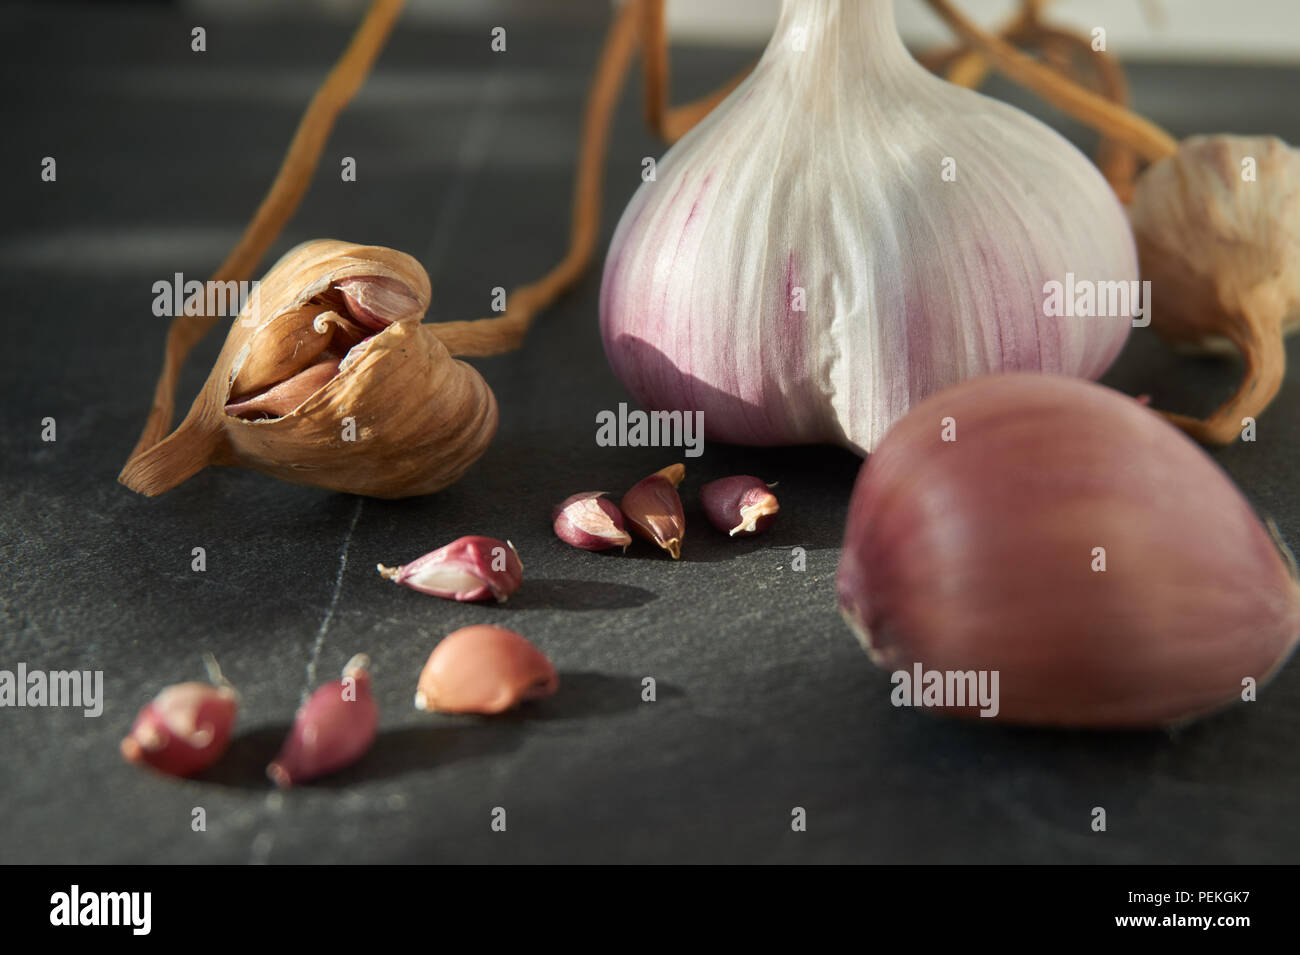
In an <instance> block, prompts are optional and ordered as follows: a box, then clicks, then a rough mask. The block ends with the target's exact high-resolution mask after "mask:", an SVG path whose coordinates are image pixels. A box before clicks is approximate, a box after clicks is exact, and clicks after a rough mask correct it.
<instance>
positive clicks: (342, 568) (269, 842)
mask: <svg viewBox="0 0 1300 955" xmlns="http://www.w3.org/2000/svg"><path fill="white" fill-rule="evenodd" d="M365 503H366V499H365V498H364V497H358V498H357V506H356V508H354V509H353V511H352V521H351V522H350V523H349V524H348V531H347V533H346V534H344V535H343V546H342V547H341V548H340V549H339V570H338V573H337V574H336V575H335V576H334V591H333V593H331V594H330V602H329V606H327V607H326V608H325V616H324V617H323V618H322V619H321V622H320V627H319V628H318V629H317V630H316V640H315V642H314V643H313V644H312V648H311V658H310V659H309V660H308V661H307V682H306V684H305V685H304V686H303V690H302V699H301V703H306V702H307V697H309V696H310V695H311V690H312V687H313V686H315V684H316V667H317V664H318V663H319V662H320V652H321V649H322V648H323V647H324V646H325V635H326V634H327V633H329V628H330V623H331V621H333V619H334V611H335V608H337V607H338V603H339V594H340V593H341V592H342V591H343V575H344V574H345V573H347V569H348V548H350V547H351V546H352V535H353V533H354V532H355V531H356V529H357V521H358V520H359V519H360V517H361V509H362V508H363V507H364V506H365ZM301 703H300V704H299V705H301ZM283 806H284V798H283V796H282V795H281V794H280V793H279V792H278V791H276V792H271V793H268V794H267V797H266V802H265V804H264V808H265V809H266V815H267V824H266V825H265V826H263V827H262V828H261V829H259V830H258V832H257V834H256V835H255V836H253V844H252V845H251V846H250V847H249V861H250V862H251V863H253V864H254V865H264V864H265V863H266V861H267V859H268V858H269V857H270V855H271V848H272V847H273V846H274V845H275V830H274V828H273V827H272V823H274V821H275V818H276V817H277V816H278V815H279V813H280V809H281V808H283Z"/></svg>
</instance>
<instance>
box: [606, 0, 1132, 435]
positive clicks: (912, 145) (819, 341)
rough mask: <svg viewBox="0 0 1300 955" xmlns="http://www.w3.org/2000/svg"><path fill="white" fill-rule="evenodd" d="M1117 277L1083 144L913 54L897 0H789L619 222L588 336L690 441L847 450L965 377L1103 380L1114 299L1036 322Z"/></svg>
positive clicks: (1113, 334)
mask: <svg viewBox="0 0 1300 955" xmlns="http://www.w3.org/2000/svg"><path fill="white" fill-rule="evenodd" d="M994 130H995V131H996V132H995V133H992V132H991V131H994ZM1137 279H1138V267H1137V255H1136V252H1135V248H1134V241H1133V235H1132V232H1131V230H1130V228H1129V224H1128V220H1127V218H1126V216H1125V213H1124V209H1123V207H1122V206H1121V205H1120V203H1119V201H1118V200H1117V199H1116V197H1115V195H1114V194H1113V192H1112V191H1111V189H1110V187H1109V185H1108V184H1107V183H1106V180H1105V179H1104V178H1103V177H1102V176H1101V174H1100V173H1099V172H1098V170H1097V169H1096V167H1095V166H1094V165H1093V163H1092V162H1091V161H1090V160H1089V159H1088V157H1086V156H1085V155H1083V154H1082V153H1081V152H1079V150H1077V149H1076V148H1075V147H1074V146H1073V145H1071V144H1070V143H1069V142H1068V141H1066V139H1065V138H1064V137H1062V136H1061V135H1060V134H1058V133H1057V132H1055V131H1054V130H1052V129H1050V128H1049V127H1047V126H1046V125H1044V124H1043V123H1041V122H1039V121H1038V120H1036V119H1034V118H1032V117H1030V116H1029V115H1027V114H1025V113H1023V112H1021V111H1020V110H1018V109H1015V108H1013V107H1011V106H1009V105H1007V104H1005V103H1001V102H998V101H996V100H994V99H991V98H989V97H986V96H982V95H980V94H978V93H975V92H973V91H971V90H967V89H962V88H959V87H957V86H954V85H951V84H949V83H946V82H944V81H943V80H941V79H939V78H937V77H935V76H933V75H931V74H930V73H929V72H928V71H927V70H925V69H924V68H923V67H921V66H920V65H919V64H918V63H917V62H916V61H915V60H913V58H912V57H911V55H910V54H909V53H908V52H907V50H906V49H905V48H904V46H903V43H902V41H901V40H900V39H899V36H898V32H897V30H896V28H895V24H894V14H893V0H856V2H832V0H785V2H784V3H783V5H782V10H781V16H780V20H779V23H778V25H777V28H776V31H775V35H774V36H773V38H772V41H771V43H770V44H769V45H768V47H767V49H766V51H765V52H764V54H763V57H762V59H761V60H760V62H759V63H758V64H757V66H756V68H755V69H754V70H753V72H752V73H751V75H750V76H749V77H748V78H747V79H745V80H744V81H743V82H742V83H740V85H739V86H738V87H737V88H736V89H735V90H734V91H733V92H732V93H731V94H730V95H729V96H728V97H727V98H726V99H725V100H724V101H723V102H722V103H721V104H719V105H718V106H717V108H715V109H714V110H713V111H712V112H711V113H710V114H709V115H708V116H707V117H706V118H705V119H704V120H702V121H701V122H700V123H699V125H698V126H696V127H695V128H694V129H693V130H691V131H690V132H689V133H688V134H687V135H686V136H684V137H683V138H682V139H681V140H680V141H679V142H678V143H677V144H676V145H674V146H673V147H672V148H671V149H670V150H669V151H668V153H667V154H666V155H665V156H663V157H662V158H661V159H660V160H659V161H658V163H657V164H656V168H655V176H654V178H653V179H652V180H649V181H646V182H644V183H642V184H641V186H640V188H639V189H638V191H637V193H636V194H635V196H634V197H633V198H632V200H631V202H630V203H629V205H628V206H627V209H626V211H625V212H624V213H623V217H622V219H621V221H620V222H619V224H618V228H617V230H616V232H615V234H614V237H613V240H612V242H611V243H610V247H609V252H608V255H607V258H606V262H605V271H604V279H603V284H602V287H601V296H600V322H601V334H602V337H603V340H604V346H605V353H606V356H607V357H608V359H609V362H610V365H611V366H612V368H613V370H614V372H615V373H616V374H617V375H618V377H619V378H620V379H621V380H622V382H623V384H624V385H625V386H626V387H627V389H628V391H629V392H631V394H632V395H633V396H634V397H635V398H636V399H637V401H639V402H640V403H641V404H642V405H643V406H645V407H646V408H649V409H654V410H661V411H678V410H681V411H687V412H689V411H702V412H703V419H704V429H705V434H706V436H707V438H708V440H710V441H726V442H734V443H739V444H752V445H792V444H813V443H834V444H842V445H846V446H848V447H850V448H852V449H855V450H856V451H858V452H859V453H865V452H868V451H871V450H872V449H874V448H875V447H876V446H877V445H878V444H879V442H880V440H881V439H882V438H883V437H884V434H885V432H886V431H887V429H888V428H889V426H890V425H891V424H892V423H893V422H895V421H897V420H898V419H899V418H901V417H902V416H903V415H904V414H905V413H906V412H907V410H908V409H909V408H910V407H911V406H913V405H914V404H916V403H917V402H918V401H920V400H921V399H923V398H924V397H925V396H926V395H929V394H931V393H933V392H936V391H939V390H941V389H943V388H944V387H946V386H948V385H951V384H954V383H956V382H958V381H961V380H963V379H966V378H971V377H974V376H977V375H982V374H987V373H990V372H998V371H1014V370H1034V371H1044V372H1053V373H1059V374H1065V375H1072V376H1078V377H1082V378H1095V377H1097V376H1099V375H1100V374H1101V373H1102V372H1103V371H1105V369H1106V368H1107V367H1108V366H1109V365H1110V363H1111V362H1112V361H1113V360H1114V358H1115V356H1116V355H1117V354H1118V353H1119V351H1120V348H1121V347H1122V346H1123V344H1124V341H1125V339H1126V338H1127V336H1128V334H1129V329H1130V327H1131V324H1132V312H1133V308H1132V307H1130V309H1129V311H1128V312H1126V313H1125V314H1116V312H1118V311H1122V310H1123V308H1124V306H1123V303H1121V302H1120V301H1119V299H1118V298H1117V299H1116V306H1115V308H1114V309H1112V306H1111V305H1110V302H1109V300H1107V303H1106V304H1105V306H1104V307H1101V306H1098V305H1097V302H1094V304H1093V308H1094V310H1095V311H1096V312H1097V314H1079V313H1077V312H1076V310H1074V309H1073V305H1074V304H1075V300H1074V299H1075V297H1074V296H1071V302H1070V304H1071V306H1072V307H1071V309H1070V310H1069V311H1067V312H1066V313H1065V314H1064V315H1055V314H1051V315H1049V314H1048V312H1049V311H1054V307H1053V308H1049V305H1048V299H1049V297H1050V296H1049V294H1048V283H1053V282H1054V283H1058V284H1059V286H1060V287H1061V288H1062V289H1065V288H1070V289H1077V290H1082V289H1085V288H1088V289H1093V290H1096V289H1103V288H1111V286H1110V285H1107V286H1100V285H1098V284H1097V283H1101V282H1106V283H1116V284H1115V285H1114V288H1115V290H1116V291H1117V292H1118V291H1120V290H1122V291H1123V292H1124V293H1125V299H1126V300H1127V301H1129V304H1130V306H1131V305H1132V301H1131V294H1130V293H1131V292H1132V290H1133V286H1132V284H1131V283H1133V282H1135V281H1136V280H1137ZM1052 288H1053V289H1055V286H1053V287H1052ZM1082 294H1083V293H1082V291H1080V295H1082ZM1101 298H1106V296H1105V295H1099V298H1098V301H1099V300H1100V299H1101ZM1103 312H1104V314H1103Z"/></svg>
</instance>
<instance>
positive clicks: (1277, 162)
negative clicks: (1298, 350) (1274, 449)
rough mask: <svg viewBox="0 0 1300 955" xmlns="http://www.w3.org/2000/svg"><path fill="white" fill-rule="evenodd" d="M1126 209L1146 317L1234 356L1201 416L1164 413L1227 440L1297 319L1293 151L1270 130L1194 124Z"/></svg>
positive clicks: (1266, 381) (1278, 368)
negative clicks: (1148, 300)
mask: <svg viewBox="0 0 1300 955" xmlns="http://www.w3.org/2000/svg"><path fill="white" fill-rule="evenodd" d="M1129 215H1130V218H1131V219H1132V222H1133V232H1134V235H1135V236H1136V238H1137V247H1138V259H1139V262H1140V264H1141V269H1142V277H1143V278H1145V279H1150V280H1151V289H1152V300H1153V303H1154V306H1153V309H1152V316H1151V326H1152V327H1153V328H1154V329H1155V330H1156V331H1158V332H1159V333H1160V334H1161V335H1162V336H1163V337H1164V338H1166V339H1168V340H1170V341H1173V342H1181V343H1189V344H1193V345H1199V346H1204V347H1209V348H1213V347H1215V345H1216V344H1218V343H1221V342H1222V340H1223V339H1224V338H1226V339H1227V340H1228V341H1230V342H1231V343H1232V344H1233V345H1235V346H1236V348H1237V349H1238V350H1239V351H1240V352H1241V354H1242V357H1243V358H1244V359H1245V362H1246V373H1245V376H1244V377H1243V379H1242V382H1241V385H1240V387H1239V388H1238V389H1237V393H1236V394H1234V395H1233V396H1232V397H1231V398H1230V399H1228V401H1227V402H1225V403H1224V404H1223V405H1222V406H1221V407H1220V408H1219V409H1218V410H1216V411H1215V412H1214V413H1213V414H1211V415H1210V416H1209V417H1208V418H1206V419H1205V420H1203V421H1202V420H1198V419H1195V418H1189V417H1186V416H1183V415H1170V416H1169V417H1170V419H1171V420H1173V421H1174V422H1175V423H1176V424H1178V425H1179V426H1180V427H1182V428H1183V429H1184V430H1186V431H1187V432H1188V433H1189V434H1191V435H1192V437H1194V438H1196V439H1197V440H1199V441H1206V442H1213V443H1219V444H1226V443H1228V442H1230V441H1234V440H1236V438H1237V437H1238V435H1240V433H1241V429H1242V427H1243V426H1244V419H1246V418H1253V417H1255V416H1257V415H1258V414H1259V413H1260V412H1261V411H1263V410H1264V408H1266V407H1267V406H1268V404H1269V402H1270V401H1272V400H1273V397H1274V396H1275V395H1276V394H1277V391H1278V388H1279V387H1280V386H1281V384H1282V376H1283V374H1284V372H1285V370H1286V352H1285V350H1284V348H1283V347H1282V344H1281V338H1282V335H1283V334H1285V333H1286V332H1289V331H1292V330H1294V329H1295V328H1296V327H1297V326H1300V154H1298V153H1297V151H1296V150H1295V149H1292V148H1291V147H1290V146H1288V145H1287V144H1286V143H1284V142H1282V141H1281V140H1280V139H1277V138H1274V137H1271V136H1270V137H1245V136H1194V137H1192V138H1190V139H1187V140H1184V141H1183V142H1182V143H1180V144H1179V146H1178V150H1177V152H1175V153H1174V154H1173V155H1172V156H1169V157H1168V158H1166V159H1163V160H1161V161H1160V162H1157V163H1155V164H1154V165H1152V166H1151V167H1150V168H1148V169H1147V170H1146V171H1145V172H1144V173H1143V174H1142V176H1141V178H1139V180H1138V184H1137V191H1136V193H1135V195H1134V199H1133V204H1132V206H1131V207H1130V209H1129Z"/></svg>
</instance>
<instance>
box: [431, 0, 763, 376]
mask: <svg viewBox="0 0 1300 955" xmlns="http://www.w3.org/2000/svg"><path fill="white" fill-rule="evenodd" d="M638 38H639V40H640V48H641V54H642V59H643V62H644V71H645V110H646V122H647V123H648V124H649V126H650V128H651V130H652V131H653V132H654V133H655V134H656V135H658V136H659V137H661V138H663V139H665V140H667V141H668V142H676V141H677V140H678V139H680V138H681V137H682V136H684V135H685V134H686V133H687V132H689V131H690V129H691V128H692V127H694V126H695V124H696V123H698V122H699V121H700V120H701V119H703V118H704V117H705V116H707V115H708V114H709V113H710V112H711V111H712V110H713V108H714V107H716V106H717V105H718V103H720V102H722V100H723V99H725V98H726V96H727V95H728V94H729V93H730V92H731V91H732V90H733V89H735V88H736V87H737V86H738V85H739V84H740V83H741V81H742V80H744V78H745V77H746V76H748V75H749V72H750V71H751V70H752V69H753V67H752V66H751V67H749V68H747V69H746V70H744V71H743V72H742V73H740V74H739V75H738V76H735V77H733V78H732V79H731V80H730V81H728V82H727V83H726V84H725V85H723V86H722V87H720V88H718V89H717V90H715V91H714V92H712V93H710V94H709V95H707V96H704V97H701V98H700V99H698V100H695V101H693V102H690V103H686V104H683V105H681V106H677V107H673V108H669V107H668V38H667V35H666V33H665V30H664V0H630V2H628V3H625V4H624V5H623V8H622V9H621V10H620V11H619V12H618V14H617V16H616V19H615V20H614V23H613V24H612V25H611V26H610V29H609V33H608V34H607V35H606V37H605V44H604V48H603V50H602V51H601V55H600V60H599V61H598V63H597V66H596V73H595V75H594V77H593V78H592V82H591V91H590V93H589V94H588V100H587V109H586V115H585V117H584V119H583V129H582V139H581V145H580V147H579V159H578V171H577V175H576V178H575V181H574V196H573V222H572V226H571V230H570V236H569V251H568V253H567V254H566V255H565V257H564V259H563V260H562V261H561V262H560V264H559V265H557V266H556V267H555V268H554V269H552V270H551V271H550V272H549V273H547V274H546V275H545V276H543V277H542V278H541V279H539V280H538V281H536V282H533V283H531V284H529V285H524V286H521V287H519V288H517V289H515V290H514V291H513V292H512V293H511V294H510V297H509V298H508V299H507V301H506V311H505V314H503V315H501V316H499V317H495V318H480V319H472V320H469V321H459V322H440V323H435V324H431V325H430V326H429V328H431V329H432V330H433V332H434V333H435V334H436V335H437V336H438V338H439V339H440V340H441V341H442V343H443V344H444V345H446V346H447V350H448V351H449V352H451V353H452V354H453V355H456V356H459V357H462V358H465V357H482V356H486V355H498V354H501V353H502V352H507V351H513V350H514V349H516V348H518V347H519V346H520V344H522V342H523V339H524V336H525V335H526V334H527V333H528V328H529V326H530V325H531V324H532V322H533V319H534V317H536V315H537V313H538V312H540V311H541V310H542V309H544V308H546V307H547V306H548V305H550V304H551V303H552V302H554V301H555V300H556V299H557V298H558V297H559V296H560V295H562V294H563V293H564V292H565V291H566V290H567V289H568V288H569V287H570V286H571V285H573V283H574V282H576V281H577V280H578V279H579V278H581V276H582V274H583V273H584V272H585V271H586V270H587V266H588V265H589V264H590V263H591V256H592V253H593V252H594V250H595V244H596V239H597V237H598V234H599V231H600V207H601V195H602V189H603V185H604V168H605V155H606V153H607V152H608V147H609V128H610V124H611V121H612V118H613V111H614V107H615V106H616V105H617V102H618V96H619V93H620V92H621V91H622V88H623V83H624V80H625V78H626V76H627V73H628V69H629V66H630V64H631V61H632V57H633V55H634V54H635V52H636V46H637V41H638Z"/></svg>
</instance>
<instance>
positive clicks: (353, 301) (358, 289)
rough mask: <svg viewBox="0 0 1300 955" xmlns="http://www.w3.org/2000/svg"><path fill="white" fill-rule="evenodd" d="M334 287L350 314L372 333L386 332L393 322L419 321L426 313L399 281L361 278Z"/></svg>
mask: <svg viewBox="0 0 1300 955" xmlns="http://www.w3.org/2000/svg"><path fill="white" fill-rule="evenodd" d="M335 288H336V289H338V290H339V291H340V292H342V293H343V301H344V303H345V304H346V306H347V310H348V314H349V315H351V316H352V317H353V318H354V319H356V320H357V322H359V323H360V324H361V325H364V326H365V327H366V328H368V329H370V330H371V331H376V332H378V331H383V330H384V329H385V328H387V327H388V326H389V325H390V324H392V323H393V322H398V321H402V320H404V319H411V318H419V317H420V316H421V315H422V314H423V313H424V308H423V307H422V306H421V305H420V300H419V299H418V298H417V297H416V296H415V294H414V293H413V292H412V291H411V289H410V288H408V287H407V286H406V284H405V283H403V282H399V281H398V280H397V279H392V278H387V277H385V276H377V275H368V276H358V277H355V278H349V279H346V280H344V281H342V282H340V283H339V284H338V285H336V286H335Z"/></svg>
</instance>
